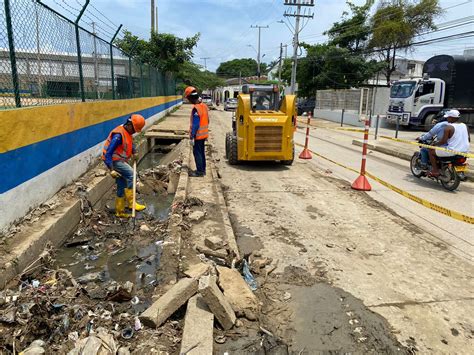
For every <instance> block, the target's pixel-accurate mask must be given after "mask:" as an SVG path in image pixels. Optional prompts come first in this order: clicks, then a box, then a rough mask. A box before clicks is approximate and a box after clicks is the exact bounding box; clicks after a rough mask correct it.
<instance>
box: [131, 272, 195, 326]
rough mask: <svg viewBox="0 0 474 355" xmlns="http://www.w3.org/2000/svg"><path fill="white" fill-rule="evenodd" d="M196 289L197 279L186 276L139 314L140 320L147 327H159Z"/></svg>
mask: <svg viewBox="0 0 474 355" xmlns="http://www.w3.org/2000/svg"><path fill="white" fill-rule="evenodd" d="M197 290H198V282H197V280H195V279H188V278H185V279H181V280H179V281H178V282H177V283H176V284H175V285H173V287H171V288H170V289H169V290H168V291H167V292H166V293H165V294H164V295H163V296H161V297H160V298H159V299H158V300H157V301H156V302H154V303H153V304H152V305H151V306H150V307H149V308H148V309H147V310H146V311H145V312H143V313H142V314H141V315H140V317H139V318H140V320H141V321H142V323H143V324H144V325H145V326H147V327H151V328H156V327H159V326H160V325H162V324H163V323H164V322H165V321H166V320H167V319H168V318H169V317H170V316H171V315H172V314H173V313H174V312H176V311H177V310H178V308H179V307H181V306H182V305H183V304H185V303H186V301H187V300H188V299H189V298H191V297H192V296H194V294H195V293H196V292H197Z"/></svg>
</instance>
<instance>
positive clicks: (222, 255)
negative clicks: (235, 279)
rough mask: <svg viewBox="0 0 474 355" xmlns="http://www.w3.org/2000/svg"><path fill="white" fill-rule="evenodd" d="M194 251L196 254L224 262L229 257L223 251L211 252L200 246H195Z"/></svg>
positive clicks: (225, 251)
mask: <svg viewBox="0 0 474 355" xmlns="http://www.w3.org/2000/svg"><path fill="white" fill-rule="evenodd" d="M196 249H197V251H198V252H200V253H203V254H204V255H206V256H214V257H216V258H221V259H224V260H226V259H227V257H228V256H229V253H228V252H227V250H225V249H218V250H211V249H208V248H206V247H202V246H197V247H196Z"/></svg>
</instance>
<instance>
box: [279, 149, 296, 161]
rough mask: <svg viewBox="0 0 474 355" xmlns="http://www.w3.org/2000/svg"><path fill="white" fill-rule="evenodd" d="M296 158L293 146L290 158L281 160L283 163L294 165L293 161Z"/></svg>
mask: <svg viewBox="0 0 474 355" xmlns="http://www.w3.org/2000/svg"><path fill="white" fill-rule="evenodd" d="M294 160H295V147H294V146H293V155H292V156H291V159H290V160H280V163H281V164H282V165H293V161H294Z"/></svg>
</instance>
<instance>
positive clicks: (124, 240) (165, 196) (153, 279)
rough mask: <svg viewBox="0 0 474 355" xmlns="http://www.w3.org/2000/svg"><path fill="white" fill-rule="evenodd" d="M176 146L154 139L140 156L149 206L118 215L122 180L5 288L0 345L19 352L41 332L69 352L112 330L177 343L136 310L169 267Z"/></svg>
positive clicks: (122, 341) (120, 335) (142, 192)
mask: <svg viewBox="0 0 474 355" xmlns="http://www.w3.org/2000/svg"><path fill="white" fill-rule="evenodd" d="M175 147H176V146H175V145H172V146H171V147H170V146H164V147H160V146H158V147H155V148H154V150H153V151H151V152H149V153H148V154H147V155H145V157H144V158H143V159H142V160H141V162H140V164H139V166H138V177H139V179H138V180H139V183H138V194H137V200H138V201H139V202H140V203H145V204H146V205H147V208H146V210H144V211H142V212H138V213H137V217H136V220H135V222H134V221H133V220H131V219H119V218H116V217H115V216H114V214H113V205H114V199H115V188H114V189H112V190H110V191H108V192H107V193H106V194H105V196H104V197H103V199H102V203H99V204H97V206H100V207H98V208H94V209H93V208H90V207H89V208H87V204H86V203H84V204H83V205H84V206H83V211H82V218H81V222H80V224H79V225H78V227H77V229H76V230H75V232H74V234H73V235H72V236H71V237H69V238H67V239H66V241H65V242H64V244H63V245H62V246H61V247H60V248H58V249H57V250H53V251H51V252H50V253H48V254H47V255H48V256H47V257H45V258H43V260H42V261H43V262H42V263H41V264H38V265H34V266H32V267H31V268H30V269H29V270H27V271H26V272H25V273H24V274H23V275H21V278H20V280H19V282H18V283H17V284H15V283H13V286H12V287H10V288H8V289H5V290H3V291H1V292H0V353H5V354H9V353H15V352H16V351H17V350H18V349H20V350H23V349H25V348H26V347H27V346H28V345H30V344H31V343H32V342H33V341H35V340H38V341H39V343H41V347H42V348H43V349H45V350H46V352H60V353H63V352H64V353H65V352H67V351H69V350H71V349H74V348H75V347H76V346H77V344H76V342H77V340H78V339H80V338H83V337H84V335H86V336H87V335H90V334H94V333H95V332H99V331H101V332H106V333H107V334H111V333H112V334H113V335H114V338H115V339H119V341H118V343H119V344H116V345H117V346H119V345H123V346H128V345H129V342H130V341H131V339H133V345H134V346H133V347H134V348H136V349H140V344H142V345H143V349H146V347H147V345H146V344H147V341H148V342H149V341H151V340H153V342H154V343H155V344H156V342H158V343H159V344H162V345H163V349H166V348H169V347H170V346H172V345H173V336H175V334H174V330H173V329H169V330H167V329H164V331H163V332H161V333H160V334H155V335H154V337H155V339H151V338H150V335H149V334H148V335H146V334H145V333H144V332H140V330H141V329H142V326H141V324H140V321H139V320H138V318H137V316H138V314H140V313H141V312H143V311H144V310H145V309H146V308H148V307H149V306H150V305H151V303H152V296H153V294H154V293H155V287H157V286H162V285H161V282H162V280H164V279H166V276H167V273H169V272H170V271H168V270H166V268H165V267H163V265H162V263H161V254H162V248H163V245H165V244H166V243H167V242H166V236H167V223H168V215H169V212H170V209H171V205H172V203H173V198H174V192H175V189H176V185H177V179H179V172H180V170H181V167H182V161H180V160H179V159H177V158H178V157H179V152H176V150H179V149H174V150H172V151H171V152H169V151H170V150H171V149H172V148H175ZM166 152H169V153H168V154H166ZM176 335H177V334H176ZM170 337H171V338H170ZM170 339H171V340H170ZM39 343H38V344H39Z"/></svg>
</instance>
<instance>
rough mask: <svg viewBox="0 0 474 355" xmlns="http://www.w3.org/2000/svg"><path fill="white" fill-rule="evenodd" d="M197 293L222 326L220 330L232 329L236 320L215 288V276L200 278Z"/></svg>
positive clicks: (227, 304) (230, 307) (231, 310)
mask: <svg viewBox="0 0 474 355" xmlns="http://www.w3.org/2000/svg"><path fill="white" fill-rule="evenodd" d="M199 293H200V294H201V295H202V298H204V301H205V302H206V303H207V305H208V306H209V308H210V309H211V311H212V313H214V315H215V316H216V318H217V320H218V321H219V323H220V324H221V325H222V328H224V330H229V329H230V328H232V327H233V326H234V323H235V320H236V319H237V318H236V316H235V313H234V310H233V309H232V306H231V305H230V304H229V301H227V300H226V298H225V297H224V295H223V294H222V292H221V290H219V287H217V284H216V277H215V276H202V277H201V278H200V279H199Z"/></svg>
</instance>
